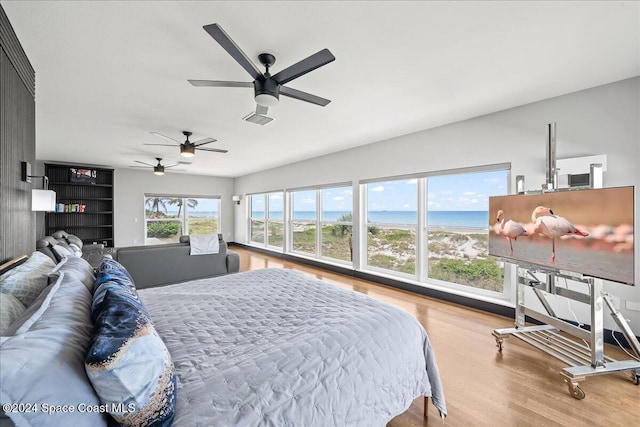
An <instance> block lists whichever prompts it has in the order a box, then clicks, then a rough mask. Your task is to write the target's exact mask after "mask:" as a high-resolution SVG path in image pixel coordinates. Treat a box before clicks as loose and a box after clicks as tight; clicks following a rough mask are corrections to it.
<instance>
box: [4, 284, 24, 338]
mask: <svg viewBox="0 0 640 427" xmlns="http://www.w3.org/2000/svg"><path fill="white" fill-rule="evenodd" d="M26 309H27V308H26V307H25V306H24V304H22V303H21V302H20V301H19V300H18V299H17V298H16V297H14V296H13V295H11V294H5V293H2V292H0V335H2V334H3V333H4V331H5V330H6V329H7V328H8V327H9V325H11V324H12V323H13V322H15V321H16V319H17V318H18V317H20V315H21V314H22V313H24V311H25V310H26Z"/></svg>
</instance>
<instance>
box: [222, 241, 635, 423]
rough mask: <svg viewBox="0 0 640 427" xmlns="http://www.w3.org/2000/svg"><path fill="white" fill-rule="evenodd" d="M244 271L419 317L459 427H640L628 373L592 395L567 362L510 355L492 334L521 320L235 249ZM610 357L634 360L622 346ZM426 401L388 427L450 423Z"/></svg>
mask: <svg viewBox="0 0 640 427" xmlns="http://www.w3.org/2000/svg"><path fill="white" fill-rule="evenodd" d="M233 250H234V251H237V252H238V253H239V254H240V270H241V271H247V270H256V269H260V268H289V269H293V270H298V271H302V272H304V273H307V274H309V275H311V276H314V277H317V278H319V279H322V280H324V281H327V282H330V283H333V284H336V285H338V286H340V287H343V288H347V289H353V290H355V291H358V292H362V293H365V294H367V295H369V296H371V297H373V298H376V299H379V300H382V301H386V302H388V303H391V304H394V305H396V306H398V307H400V308H403V309H404V310H406V311H408V312H410V313H411V314H413V315H414V316H415V317H416V318H417V319H418V320H419V321H420V322H421V323H422V325H423V326H424V327H425V329H426V330H427V333H428V334H429V338H430V340H431V343H432V345H433V348H434V350H435V353H436V358H437V362H438V367H439V370H440V375H441V377H442V382H443V387H444V392H445V397H446V400H447V409H448V412H449V415H448V416H447V418H446V422H445V425H446V426H448V427H457V426H518V427H520V426H536V427H543V426H544V427H546V426H625V427H631V426H640V387H639V386H636V385H634V384H633V383H632V382H631V380H630V376H627V374H626V373H624V374H623V373H620V374H618V373H616V374H608V375H599V376H592V377H588V378H587V379H586V381H584V382H582V383H581V388H582V389H583V390H584V391H585V393H586V397H585V398H584V399H583V400H577V399H574V398H573V397H571V396H570V395H569V393H568V389H567V386H566V385H565V384H564V382H563V381H562V380H561V377H560V375H559V372H560V371H561V370H562V368H564V367H566V365H564V364H563V363H562V362H560V361H558V360H556V359H554V358H552V357H550V356H548V355H546V354H544V353H542V352H540V351H539V350H536V349H534V348H532V347H530V346H529V345H528V344H526V343H524V342H522V341H520V340H518V339H516V338H513V337H511V338H508V339H506V340H505V344H504V349H503V352H502V353H499V352H498V351H497V348H496V345H495V340H494V338H493V337H492V335H491V332H493V330H494V329H496V328H505V327H512V326H513V319H508V318H505V317H501V316H497V315H493V314H488V313H485V312H481V311H477V310H473V309H469V308H466V307H462V306H458V305H455V304H450V303H446V302H442V301H439V300H435V299H431V298H427V297H423V296H419V295H415V294H411V293H408V292H404V291H400V290H396V289H394V288H390V287H385V286H382V285H377V284H374V283H371V282H367V281H364V280H359V279H354V278H352V277H349V276H345V275H341V274H336V273H332V272H327V271H324V270H321V269H317V268H313V267H310V266H307V265H303V264H297V263H293V262H289V261H283V260H281V259H278V258H275V257H270V256H267V255H263V254H259V253H256V252H253V251H249V250H246V249H242V248H238V247H233ZM605 352H606V354H607V355H609V356H611V357H613V358H615V359H618V360H627V359H629V357H628V356H626V355H625V354H624V353H622V352H621V351H620V350H619V349H618V348H617V347H613V346H609V345H607V346H606V350H605ZM422 401H423V400H422V398H419V399H416V400H415V401H414V403H413V404H412V405H411V407H410V408H409V410H407V411H406V412H405V413H404V414H401V415H399V416H398V417H396V418H394V419H393V420H392V421H391V422H390V423H389V424H388V427H406V426H428V425H431V426H434V425H442V421H441V420H440V419H439V417H438V415H437V410H436V409H435V408H434V407H433V405H431V404H430V405H429V417H428V418H427V419H425V418H424V417H423V415H422V411H423V403H422Z"/></svg>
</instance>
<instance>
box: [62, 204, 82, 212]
mask: <svg viewBox="0 0 640 427" xmlns="http://www.w3.org/2000/svg"><path fill="white" fill-rule="evenodd" d="M86 208H87V205H83V204H80V203H68V204H64V203H57V204H56V212H84V211H85V209H86Z"/></svg>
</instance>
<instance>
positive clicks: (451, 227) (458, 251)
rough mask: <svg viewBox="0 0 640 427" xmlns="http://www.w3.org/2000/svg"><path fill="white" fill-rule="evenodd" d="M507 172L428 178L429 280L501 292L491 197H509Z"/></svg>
mask: <svg viewBox="0 0 640 427" xmlns="http://www.w3.org/2000/svg"><path fill="white" fill-rule="evenodd" d="M507 183H508V172H507V171H506V170H500V171H491V172H478V173H465V174H456V175H442V176H431V177H428V178H427V192H426V194H427V210H426V215H427V216H426V223H427V230H428V236H427V239H428V250H427V254H428V266H427V271H428V277H429V278H430V279H438V280H444V281H447V282H452V283H457V284H461V285H466V286H472V287H474V288H480V289H487V290H490V291H496V292H503V288H504V271H503V268H502V267H501V264H500V263H499V262H498V261H499V260H497V259H496V258H493V257H489V255H488V252H489V229H488V226H489V222H490V218H489V197H490V196H501V195H505V194H507Z"/></svg>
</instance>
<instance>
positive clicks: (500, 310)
mask: <svg viewBox="0 0 640 427" xmlns="http://www.w3.org/2000/svg"><path fill="white" fill-rule="evenodd" d="M227 244H228V245H229V246H237V247H240V248H243V249H246V250H249V251H253V252H257V253H261V254H265V255H269V256H271V257H274V258H278V259H282V260H285V261H292V262H297V263H299V264H305V265H310V266H312V267H315V268H319V269H322V270H326V271H331V272H332V273H339V274H343V275H345V276H351V277H355V278H357V279H362V280H367V281H369V282H373V283H378V284H380V285H384V286H389V287H392V288H396V289H401V290H403V291H407V292H411V293H414V294H418V295H424V296H427V297H430V298H435V299H438V300H441V301H446V302H450V303H453V304H458V305H462V306H464V307H469V308H473V309H476V310H481V311H485V312H487V313H492V314H497V315H499V316H503V317H508V318H510V319H515V315H516V310H515V308H512V307H505V306H504V305H500V304H494V303H491V302H488V301H481V300H477V299H475V298H471V297H466V296H462V295H458V294H453V293H449V292H446V291H441V290H438V289H432V288H426V287H423V286H418V285H414V284H412V283H407V282H404V281H402V280H400V279H392V278H389V277H383V276H379V275H377V274H374V273H369V272H363V271H357V270H354V269H352V268H349V267H343V266H339V265H335V264H329V263H325V262H322V261H318V260H313V259H309V258H304V257H300V256H296V255H292V254H285V253H282V252H276V251H272V250H269V249H265V248H258V247H256V246H250V245H245V244H243V243H237V242H228V243H227ZM563 320H565V321H566V322H569V323H572V324H574V325H575V326H577V323H576V322H574V321H571V320H566V319H563ZM526 321H527V322H530V323H532V324H538V325H539V324H541V322H539V321H538V320H536V319H533V318H530V317H529V316H527V318H526ZM582 328H583V329H586V330H591V328H590V325H582ZM617 338H618V341H620V344H621V345H622V346H623V347H625V348H627V349H630V348H631V345H630V344H629V343H628V341H627V339H626V338H625V337H624V335H623V334H622V333H618V336H617ZM636 338H637V339H638V340H640V337H636ZM604 342H606V343H607V344H613V345H618V343H616V342H615V340H614V339H613V331H611V330H610V329H605V330H604Z"/></svg>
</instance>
